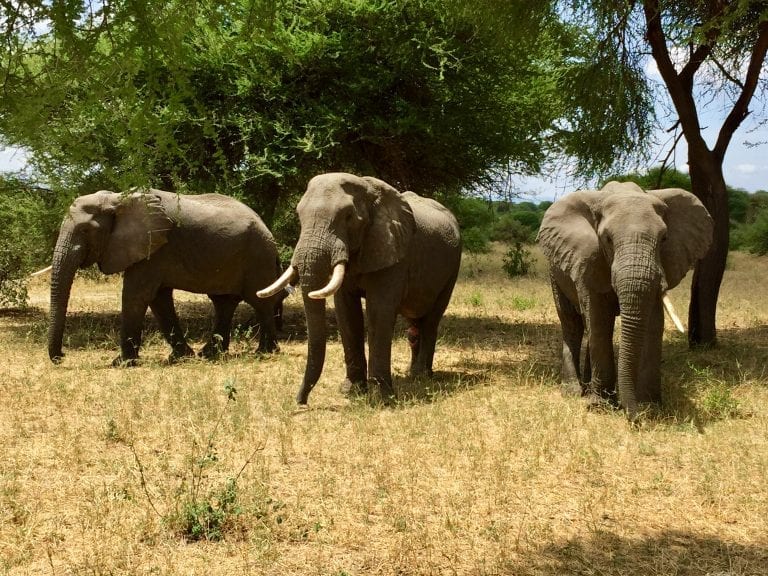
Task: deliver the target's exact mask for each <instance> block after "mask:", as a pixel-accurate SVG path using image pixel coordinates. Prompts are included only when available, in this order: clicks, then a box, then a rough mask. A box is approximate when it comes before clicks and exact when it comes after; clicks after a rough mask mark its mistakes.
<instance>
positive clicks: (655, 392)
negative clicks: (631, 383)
mask: <svg viewBox="0 0 768 576" xmlns="http://www.w3.org/2000/svg"><path fill="white" fill-rule="evenodd" d="M663 336H664V309H663V307H662V304H661V299H659V300H658V302H657V303H656V304H655V305H654V308H653V310H651V312H650V315H649V317H648V327H647V332H646V338H645V345H644V346H643V352H642V356H641V359H640V373H639V375H638V379H637V390H636V391H635V396H636V399H637V401H638V402H656V403H661V342H662V339H663Z"/></svg>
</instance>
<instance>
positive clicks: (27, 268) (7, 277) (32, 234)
mask: <svg viewBox="0 0 768 576" xmlns="http://www.w3.org/2000/svg"><path fill="white" fill-rule="evenodd" d="M60 219H61V212H60V207H59V206H58V205H57V203H56V197H55V195H54V194H53V192H51V191H50V190H44V189H38V188H34V187H32V186H30V185H29V184H28V183H27V182H25V181H23V180H21V179H19V178H15V177H13V176H5V177H2V176H0V230H2V231H3V234H2V236H0V307H2V306H13V307H23V306H24V305H25V304H26V299H27V290H26V279H27V275H28V274H29V273H30V272H31V271H32V270H33V268H36V267H40V268H43V267H45V266H46V265H47V264H49V263H50V262H49V261H48V258H49V254H50V252H51V249H52V246H53V244H54V242H55V240H56V235H57V232H58V227H59V224H60Z"/></svg>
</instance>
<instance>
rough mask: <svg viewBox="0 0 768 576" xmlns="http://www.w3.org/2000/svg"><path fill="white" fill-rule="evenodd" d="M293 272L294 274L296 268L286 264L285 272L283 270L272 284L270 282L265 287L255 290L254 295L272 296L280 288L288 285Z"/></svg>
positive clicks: (261, 296) (260, 296)
mask: <svg viewBox="0 0 768 576" xmlns="http://www.w3.org/2000/svg"><path fill="white" fill-rule="evenodd" d="M295 274H296V269H295V268H294V267H293V266H288V268H286V270H285V272H283V274H282V276H280V278H278V279H277V280H275V281H274V282H273V283H272V284H270V285H269V286H267V287H266V288H264V289H262V290H259V291H258V292H256V296H258V297H259V298H269V297H270V296H274V295H275V294H277V293H278V292H280V290H282V289H283V288H285V287H286V286H287V285H288V283H289V282H290V281H291V280H292V279H293V277H294V275H295Z"/></svg>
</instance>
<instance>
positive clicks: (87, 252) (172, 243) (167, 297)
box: [48, 189, 280, 365]
mask: <svg viewBox="0 0 768 576" xmlns="http://www.w3.org/2000/svg"><path fill="white" fill-rule="evenodd" d="M277 262H278V260H277V249H276V246H275V242H274V239H273V238H272V234H271V233H270V231H269V230H268V229H267V227H266V226H265V225H264V223H263V222H262V221H261V218H259V216H258V215H257V214H256V213H255V212H254V211H253V210H251V209H250V208H248V207H247V206H246V205H244V204H242V203H240V202H238V201H237V200H234V199H233V198H230V197H227V196H222V195H219V194H202V195H178V194H175V193H172V192H164V191H161V190H153V189H152V190H148V191H146V192H145V193H141V192H134V193H132V194H126V195H121V194H117V193H114V192H109V191H106V190H102V191H99V192H96V193H95V194H88V195H86V196H80V197H79V198H76V199H75V201H74V202H73V203H72V205H71V206H70V208H69V212H68V214H67V215H66V216H65V217H64V221H63V222H62V224H61V229H60V231H59V238H58V240H57V242H56V248H55V250H54V255H53V269H52V273H51V274H52V276H51V318H50V322H51V323H50V329H49V332H48V355H49V356H50V358H51V360H52V361H54V362H58V361H60V360H61V358H62V357H63V355H64V354H63V353H62V338H63V335H64V323H65V317H66V313H67V304H68V301H69V295H70V289H71V287H72V280H73V278H74V276H75V272H76V271H77V270H78V268H84V267H86V266H90V265H91V264H94V263H96V264H98V266H99V268H100V269H101V271H102V272H104V273H105V274H114V273H117V272H124V277H123V294H122V324H121V329H120V356H119V357H118V358H116V359H115V361H114V363H113V364H115V365H118V364H128V365H130V364H133V363H134V362H135V360H136V359H137V358H138V355H139V347H140V346H141V332H142V324H143V322H144V315H145V313H146V310H147V307H148V306H149V307H150V308H151V309H152V312H153V314H154V316H155V318H156V319H157V322H158V324H159V326H160V330H161V331H162V333H163V336H164V337H165V339H166V340H167V341H168V343H169V344H170V345H171V348H172V352H171V356H170V360H172V361H173V360H175V359H177V358H180V357H183V356H193V355H194V351H193V350H192V348H190V346H189V345H188V344H187V342H186V339H185V338H184V332H183V330H182V329H181V326H180V325H179V319H178V317H177V315H176V311H175V308H174V303H173V290H174V289H179V290H186V291H187V292H195V293H199V294H208V297H209V298H210V299H211V301H212V302H213V306H214V310H215V317H214V325H213V334H212V335H211V339H210V341H209V342H208V343H207V344H206V345H205V347H204V348H203V349H202V350H201V352H200V354H201V355H203V356H205V357H215V356H216V355H217V353H218V352H219V351H225V350H227V347H228V345H229V338H230V328H231V324H232V316H233V314H234V311H235V308H237V305H238V303H239V302H240V301H241V300H246V301H247V302H248V303H249V304H251V305H252V306H253V307H254V310H255V311H256V315H257V317H258V319H259V322H260V324H261V337H260V342H259V350H261V351H271V350H274V349H275V347H276V343H275V320H274V317H273V308H274V306H275V303H276V302H277V300H278V299H279V298H280V296H279V295H276V296H274V297H272V298H269V299H265V300H262V299H259V298H257V297H256V290H257V289H258V288H259V287H261V286H263V285H264V283H266V282H271V281H272V280H274V279H275V278H276V277H277V275H278V273H279V270H278V264H277ZM214 335H217V337H214Z"/></svg>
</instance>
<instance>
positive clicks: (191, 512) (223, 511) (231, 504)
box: [171, 478, 242, 542]
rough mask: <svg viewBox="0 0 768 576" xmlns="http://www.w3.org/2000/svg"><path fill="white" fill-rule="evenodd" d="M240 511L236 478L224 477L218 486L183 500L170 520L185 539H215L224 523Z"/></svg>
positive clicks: (219, 534)
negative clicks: (194, 497)
mask: <svg viewBox="0 0 768 576" xmlns="http://www.w3.org/2000/svg"><path fill="white" fill-rule="evenodd" d="M240 514H242V509H241V507H240V506H239V504H238V494H237V482H236V480H235V479H234V478H227V481H226V482H225V484H224V486H222V487H221V488H220V489H218V490H212V491H211V492H210V493H208V494H206V495H204V496H203V497H199V498H196V499H194V500H187V501H185V502H184V503H183V504H182V507H181V510H180V511H179V513H178V515H177V516H176V517H174V518H172V519H171V524H172V525H173V526H175V528H176V530H177V532H178V533H179V534H180V535H181V536H183V537H185V538H187V539H188V540H193V541H194V540H210V541H213V542H217V541H219V540H222V539H223V538H224V534H225V531H226V528H227V524H228V523H230V522H231V521H232V519H233V517H236V516H239V515H240Z"/></svg>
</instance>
